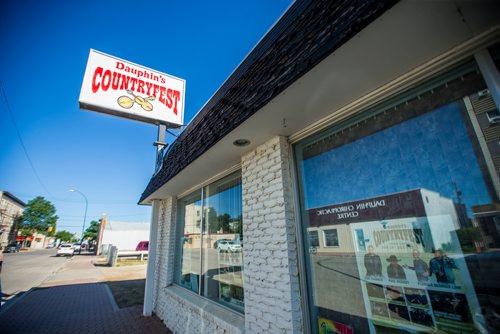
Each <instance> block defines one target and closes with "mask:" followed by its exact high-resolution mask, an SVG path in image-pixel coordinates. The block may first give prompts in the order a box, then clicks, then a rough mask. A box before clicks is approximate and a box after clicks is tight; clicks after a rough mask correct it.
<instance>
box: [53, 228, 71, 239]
mask: <svg viewBox="0 0 500 334" xmlns="http://www.w3.org/2000/svg"><path fill="white" fill-rule="evenodd" d="M73 236H74V234H73V233H71V232H68V231H64V230H62V231H59V232H57V233H56V238H57V239H61V240H62V241H71V240H72V239H73Z"/></svg>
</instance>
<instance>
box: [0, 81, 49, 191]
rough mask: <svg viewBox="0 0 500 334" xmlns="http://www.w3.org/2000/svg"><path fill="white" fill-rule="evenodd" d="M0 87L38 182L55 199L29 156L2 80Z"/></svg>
mask: <svg viewBox="0 0 500 334" xmlns="http://www.w3.org/2000/svg"><path fill="white" fill-rule="evenodd" d="M0 86H1V87H2V94H3V98H4V99H5V104H6V105H7V111H8V112H9V115H10V118H11V119H12V123H13V124H14V128H15V129H16V134H17V137H18V138H19V141H20V143H21V146H22V148H23V151H24V154H25V155H26V159H28V162H29V164H30V166H31V169H32V170H33V173H34V174H35V176H36V179H37V180H38V182H39V183H40V185H41V186H42V188H43V190H45V192H46V193H47V194H48V195H49V196H51V197H53V198H56V197H55V196H54V195H52V194H51V193H50V191H49V190H48V189H47V187H46V186H45V184H44V183H43V182H42V179H41V178H40V176H39V175H38V173H37V171H36V169H35V165H34V164H33V161H31V158H30V156H29V154H28V150H27V149H26V146H25V145H24V141H23V138H22V137H21V132H20V131H19V127H18V126H17V123H16V119H15V118H14V114H13V113H12V110H11V108H10V104H9V100H8V99H7V94H5V89H4V87H3V82H2V80H0Z"/></svg>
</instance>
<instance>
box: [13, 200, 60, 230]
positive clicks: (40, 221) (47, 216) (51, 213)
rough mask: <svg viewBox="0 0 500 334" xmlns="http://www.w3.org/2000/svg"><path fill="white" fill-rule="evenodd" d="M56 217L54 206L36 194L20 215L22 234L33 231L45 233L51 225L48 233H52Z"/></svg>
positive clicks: (54, 228)
mask: <svg viewBox="0 0 500 334" xmlns="http://www.w3.org/2000/svg"><path fill="white" fill-rule="evenodd" d="M57 219H59V217H58V216H56V208H55V206H54V205H53V204H52V203H51V202H50V201H47V200H46V199H45V198H43V197H42V196H37V197H35V198H34V199H32V200H31V201H29V202H28V204H27V205H26V207H25V208H24V212H23V215H22V216H21V220H22V222H23V226H22V230H23V234H28V233H33V232H35V231H38V232H42V233H47V231H48V230H49V227H52V228H51V229H50V230H51V231H49V233H48V234H49V235H54V231H55V230H56V223H57Z"/></svg>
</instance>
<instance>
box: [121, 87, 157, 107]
mask: <svg viewBox="0 0 500 334" xmlns="http://www.w3.org/2000/svg"><path fill="white" fill-rule="evenodd" d="M127 93H129V94H130V95H132V97H133V98H130V97H128V96H127V95H122V96H120V97H119V98H118V104H119V105H120V107H122V108H125V109H130V108H132V106H133V105H134V103H137V104H138V105H140V106H141V107H142V109H144V110H146V111H151V110H153V105H152V104H151V102H149V101H153V100H154V99H155V97H154V96H148V97H146V98H144V97H142V96H137V95H134V92H133V91H131V90H130V89H127Z"/></svg>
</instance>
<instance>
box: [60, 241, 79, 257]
mask: <svg viewBox="0 0 500 334" xmlns="http://www.w3.org/2000/svg"><path fill="white" fill-rule="evenodd" d="M74 254H75V246H73V244H70V243H62V244H61V245H60V246H59V249H58V250H57V254H56V256H60V255H62V256H73V255H74Z"/></svg>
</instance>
